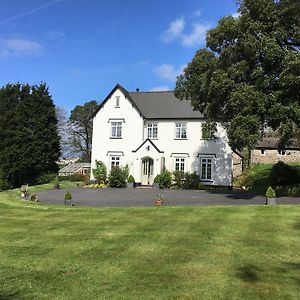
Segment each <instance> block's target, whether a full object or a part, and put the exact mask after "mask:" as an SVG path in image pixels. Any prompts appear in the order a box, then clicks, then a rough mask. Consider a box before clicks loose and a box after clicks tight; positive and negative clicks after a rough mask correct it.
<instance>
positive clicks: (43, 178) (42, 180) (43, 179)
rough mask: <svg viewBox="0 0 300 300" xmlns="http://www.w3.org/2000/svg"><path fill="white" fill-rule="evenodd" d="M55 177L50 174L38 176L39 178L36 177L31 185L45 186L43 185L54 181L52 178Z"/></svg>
mask: <svg viewBox="0 0 300 300" xmlns="http://www.w3.org/2000/svg"><path fill="white" fill-rule="evenodd" d="M56 176H57V175H56V174H54V173H50V174H42V175H40V176H39V177H37V178H36V179H35V180H34V182H33V184H45V183H50V182H52V181H53V180H54V178H55V177H56Z"/></svg>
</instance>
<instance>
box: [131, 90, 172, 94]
mask: <svg viewBox="0 0 300 300" xmlns="http://www.w3.org/2000/svg"><path fill="white" fill-rule="evenodd" d="M174 92H175V91H145V92H140V91H139V92H129V94H151V93H174Z"/></svg>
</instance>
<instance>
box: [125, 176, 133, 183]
mask: <svg viewBox="0 0 300 300" xmlns="http://www.w3.org/2000/svg"><path fill="white" fill-rule="evenodd" d="M127 182H129V183H135V179H134V177H133V176H132V175H130V176H129V177H128V180H127Z"/></svg>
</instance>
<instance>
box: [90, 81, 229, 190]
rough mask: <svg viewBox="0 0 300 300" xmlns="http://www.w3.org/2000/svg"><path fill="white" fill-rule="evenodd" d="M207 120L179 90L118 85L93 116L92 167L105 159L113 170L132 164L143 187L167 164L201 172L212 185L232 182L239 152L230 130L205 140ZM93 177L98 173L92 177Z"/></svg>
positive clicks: (222, 131) (202, 178) (203, 177)
mask: <svg viewBox="0 0 300 300" xmlns="http://www.w3.org/2000/svg"><path fill="white" fill-rule="evenodd" d="M204 124H205V119H204V118H203V116H202V115H201V114H200V113H199V112H198V111H194V110H193V108H192V106H191V104H190V102H189V101H180V100H179V99H177V98H176V97H175V95H174V92H171V91H167V92H139V91H136V92H128V91H127V90H126V89H125V88H123V87H122V86H121V85H119V84H117V85H116V86H115V87H114V88H113V90H112V91H111V92H110V93H109V95H108V96H107V97H106V98H105V99H104V101H103V102H102V103H101V104H100V105H99V108H98V110H97V111H96V113H95V114H94V118H93V142H92V161H91V164H92V169H93V168H94V167H95V160H101V161H103V162H104V163H105V164H106V166H107V169H108V171H110V170H111V168H113V167H114V166H125V165H128V167H129V171H130V174H131V175H133V177H134V178H135V181H136V182H137V183H139V184H141V185H151V184H153V179H154V177H155V176H156V175H157V174H160V173H161V171H162V170H163V169H164V168H165V169H167V170H169V171H171V172H172V171H176V170H179V171H184V172H197V174H199V177H200V180H201V181H202V182H204V183H205V184H210V185H223V186H231V185H232V164H233V163H232V157H233V153H232V150H231V148H230V147H229V145H228V140H227V136H226V132H225V130H224V129H223V128H222V127H221V126H218V127H217V133H216V135H215V137H214V138H213V139H209V140H207V139H204V138H203V136H202V127H203V126H204ZM91 177H92V178H93V175H91Z"/></svg>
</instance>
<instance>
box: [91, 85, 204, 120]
mask: <svg viewBox="0 0 300 300" xmlns="http://www.w3.org/2000/svg"><path fill="white" fill-rule="evenodd" d="M117 89H120V90H121V91H122V93H123V94H124V95H125V97H126V98H127V99H128V100H129V102H130V103H131V104H132V105H133V106H134V107H135V108H136V110H137V111H138V113H139V114H140V115H141V116H143V118H145V119H199V118H203V115H202V114H201V113H200V112H199V111H194V110H193V107H192V105H191V103H190V101H185V100H183V101H180V100H179V99H178V98H176V97H175V94H174V91H165V92H128V91H127V90H126V89H125V88H124V87H122V86H121V85H120V84H116V86H115V87H114V88H113V89H112V91H111V92H110V93H109V94H108V95H107V97H106V98H105V99H104V100H103V101H102V103H101V104H100V105H99V107H98V109H97V110H96V111H95V113H94V114H93V116H92V117H94V116H95V115H96V114H97V112H98V111H99V110H100V109H101V108H102V107H103V106H104V104H105V103H106V102H107V101H108V100H109V98H110V97H111V96H112V94H113V93H114V92H115V91H116V90H117Z"/></svg>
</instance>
